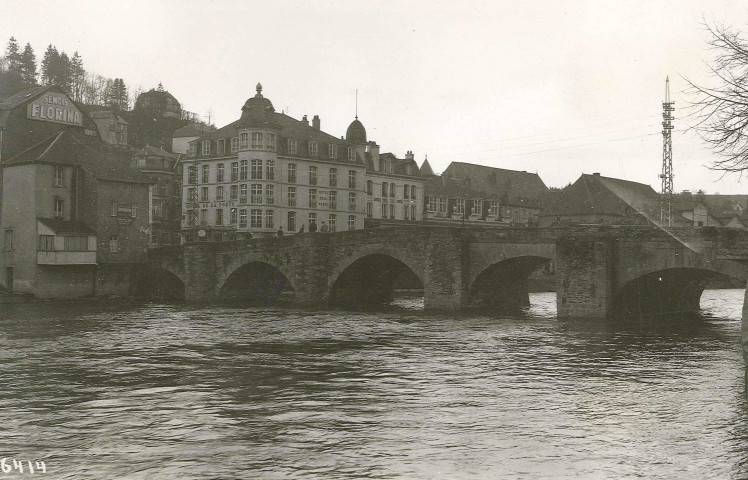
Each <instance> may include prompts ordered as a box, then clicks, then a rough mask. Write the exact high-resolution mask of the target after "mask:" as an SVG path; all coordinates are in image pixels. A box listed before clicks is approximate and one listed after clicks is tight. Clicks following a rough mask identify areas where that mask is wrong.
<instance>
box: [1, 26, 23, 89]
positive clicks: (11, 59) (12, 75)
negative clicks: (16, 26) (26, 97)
mask: <svg viewBox="0 0 748 480" xmlns="http://www.w3.org/2000/svg"><path fill="white" fill-rule="evenodd" d="M4 63H5V68H4V71H3V72H2V76H0V95H3V96H5V95H12V94H14V93H16V92H17V91H19V90H21V89H23V88H24V86H25V85H24V81H23V75H22V74H21V52H20V50H19V48H18V42H16V39H15V37H10V41H8V47H7V48H6V49H5V62H4Z"/></svg>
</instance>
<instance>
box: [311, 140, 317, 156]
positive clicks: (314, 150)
mask: <svg viewBox="0 0 748 480" xmlns="http://www.w3.org/2000/svg"><path fill="white" fill-rule="evenodd" d="M309 156H310V157H316V156H317V142H311V141H310V142H309Z"/></svg>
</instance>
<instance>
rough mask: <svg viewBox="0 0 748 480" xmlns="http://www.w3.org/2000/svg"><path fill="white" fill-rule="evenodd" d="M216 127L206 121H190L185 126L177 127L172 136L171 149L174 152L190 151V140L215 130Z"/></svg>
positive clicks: (183, 152)
mask: <svg viewBox="0 0 748 480" xmlns="http://www.w3.org/2000/svg"><path fill="white" fill-rule="evenodd" d="M215 130H216V129H215V127H213V126H211V125H206V124H204V123H193V122H190V123H188V124H187V125H185V126H184V127H181V128H178V129H176V131H174V135H173V136H172V138H171V151H172V152H173V153H181V154H187V153H188V152H189V151H190V142H191V141H193V140H197V139H198V138H200V137H201V136H203V135H205V134H207V133H210V132H214V131H215Z"/></svg>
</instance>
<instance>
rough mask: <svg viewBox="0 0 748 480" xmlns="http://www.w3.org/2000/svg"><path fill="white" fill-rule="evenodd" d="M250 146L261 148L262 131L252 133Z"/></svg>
mask: <svg viewBox="0 0 748 480" xmlns="http://www.w3.org/2000/svg"><path fill="white" fill-rule="evenodd" d="M252 148H253V149H255V150H261V149H262V133H261V132H254V133H252Z"/></svg>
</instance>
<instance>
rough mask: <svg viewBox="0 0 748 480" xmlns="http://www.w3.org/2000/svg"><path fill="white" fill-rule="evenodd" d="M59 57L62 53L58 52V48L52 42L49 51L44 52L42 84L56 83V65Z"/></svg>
mask: <svg viewBox="0 0 748 480" xmlns="http://www.w3.org/2000/svg"><path fill="white" fill-rule="evenodd" d="M59 57H60V54H59V53H57V49H56V48H55V47H54V46H52V45H51V44H50V45H49V46H48V47H47V51H46V52H44V57H42V84H44V85H54V83H55V80H56V76H55V67H56V65H57V63H58V62H59Z"/></svg>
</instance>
